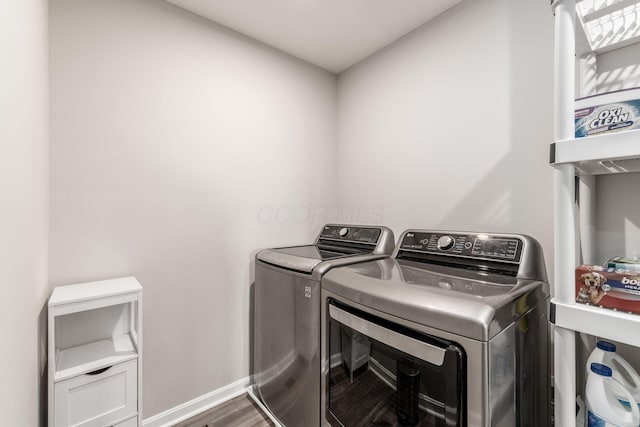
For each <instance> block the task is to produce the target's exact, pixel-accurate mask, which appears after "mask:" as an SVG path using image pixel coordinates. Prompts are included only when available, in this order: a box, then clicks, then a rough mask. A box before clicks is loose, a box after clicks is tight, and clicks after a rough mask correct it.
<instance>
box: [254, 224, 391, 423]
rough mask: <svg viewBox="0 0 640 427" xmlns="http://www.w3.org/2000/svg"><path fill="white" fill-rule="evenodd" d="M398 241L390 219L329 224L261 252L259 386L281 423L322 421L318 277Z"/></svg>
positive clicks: (380, 254)
mask: <svg viewBox="0 0 640 427" xmlns="http://www.w3.org/2000/svg"><path fill="white" fill-rule="evenodd" d="M394 245H395V242H394V236H393V232H392V231H391V230H390V229H389V228H386V227H379V226H354V225H340V224H328V225H325V226H324V227H323V228H322V230H321V232H320V234H319V235H318V238H317V239H316V241H315V243H314V244H312V245H306V246H294V247H286V248H276V249H265V250H263V251H261V252H259V253H258V254H257V255H256V265H255V312H254V313H255V316H254V319H255V329H254V349H253V354H254V358H253V363H254V369H253V371H254V374H253V378H252V383H253V392H254V394H255V395H256V396H257V397H258V399H260V401H261V402H262V403H263V404H264V405H265V406H266V407H267V409H268V410H269V411H270V413H271V414H272V415H273V416H274V417H275V418H276V419H277V420H278V421H279V422H280V423H281V424H283V425H285V426H290V427H298V426H305V427H312V426H318V425H319V424H320V279H321V278H322V276H323V275H324V274H325V273H326V272H328V271H329V270H331V269H332V268H334V267H338V266H344V265H347V264H353V263H358V262H365V261H371V260H376V259H381V258H385V257H389V256H390V255H391V253H392V252H393V248H394Z"/></svg>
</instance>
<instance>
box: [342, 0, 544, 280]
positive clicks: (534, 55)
mask: <svg viewBox="0 0 640 427" xmlns="http://www.w3.org/2000/svg"><path fill="white" fill-rule="evenodd" d="M552 52H553V15H552V13H551V12H550V10H549V5H548V4H547V3H545V2H538V1H526V0H478V1H466V2H463V3H462V4H460V5H458V6H456V7H454V8H453V9H450V10H449V11H447V12H445V13H444V14H442V15H441V16H439V17H438V18H436V19H435V20H434V21H432V22H429V23H427V24H426V25H424V26H423V27H421V28H419V29H418V30H416V31H414V32H412V33H410V34H409V35H407V36H406V37H404V38H403V39H401V40H400V41H398V42H397V43H394V44H393V45H391V46H389V47H387V48H386V49H384V50H382V51H381V52H379V53H378V54H376V55H374V56H372V57H370V58H368V59H366V60H365V61H363V62H362V63H360V64H358V65H356V66H354V67H353V68H351V69H350V70H348V71H346V72H345V73H343V74H341V75H340V76H339V79H338V111H339V116H338V117H339V123H338V151H339V155H338V158H339V159H340V161H341V163H340V165H339V189H340V196H341V202H342V203H349V204H354V205H359V206H361V208H362V209H363V210H371V209H374V208H377V209H378V211H379V212H381V216H382V222H383V223H386V224H387V225H389V226H391V227H392V228H393V229H394V230H396V231H397V232H398V233H399V232H400V231H401V230H403V229H406V228H410V227H420V228H434V229H460V230H478V231H505V232H515V233H524V234H530V235H532V236H533V237H535V238H536V239H538V240H539V241H540V242H541V243H542V245H543V247H544V250H545V256H546V261H547V269H548V273H549V276H550V277H551V276H552V274H551V273H552V267H553V263H552V261H553V252H552V249H553V225H552V224H553V222H552V221H553V218H552V213H553V208H552V168H551V167H549V165H548V161H549V155H548V152H549V143H550V142H551V141H552V138H553V130H552V120H553V111H552V110H553V109H552V108H551V106H552V105H553V101H552V94H553V80H552V79H553V73H552V72H551V70H553V65H552V60H553V58H552Z"/></svg>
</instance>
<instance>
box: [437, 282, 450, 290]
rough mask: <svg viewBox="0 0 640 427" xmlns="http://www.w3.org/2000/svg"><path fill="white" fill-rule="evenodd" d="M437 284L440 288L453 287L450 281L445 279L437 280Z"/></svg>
mask: <svg viewBox="0 0 640 427" xmlns="http://www.w3.org/2000/svg"><path fill="white" fill-rule="evenodd" d="M438 286H440V287H441V288H442V289H451V288H452V287H453V286H452V285H451V283H450V282H448V281H446V280H440V281H439V282H438Z"/></svg>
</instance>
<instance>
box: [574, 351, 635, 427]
mask: <svg viewBox="0 0 640 427" xmlns="http://www.w3.org/2000/svg"><path fill="white" fill-rule="evenodd" d="M619 394H620V395H622V396H624V398H625V399H626V400H627V401H628V402H629V406H625V405H623V404H622V403H621V402H620V400H618V397H617V395H619ZM585 395H586V402H585V404H586V407H587V414H586V415H587V422H586V426H587V427H638V425H640V409H638V403H637V402H636V401H635V400H634V399H633V396H632V395H631V393H629V391H628V390H626V389H625V388H624V387H623V386H622V384H620V383H619V382H618V381H616V380H615V379H613V378H612V370H611V368H610V367H608V366H606V365H603V364H601V363H592V364H591V369H590V370H589V375H588V376H587V387H586V393H585Z"/></svg>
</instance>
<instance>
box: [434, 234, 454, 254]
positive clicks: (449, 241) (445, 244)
mask: <svg viewBox="0 0 640 427" xmlns="http://www.w3.org/2000/svg"><path fill="white" fill-rule="evenodd" d="M455 244H456V241H455V240H453V237H451V236H442V237H440V238H439V239H438V249H440V250H441V251H446V250H447V249H451V248H452V247H453V245H455Z"/></svg>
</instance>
